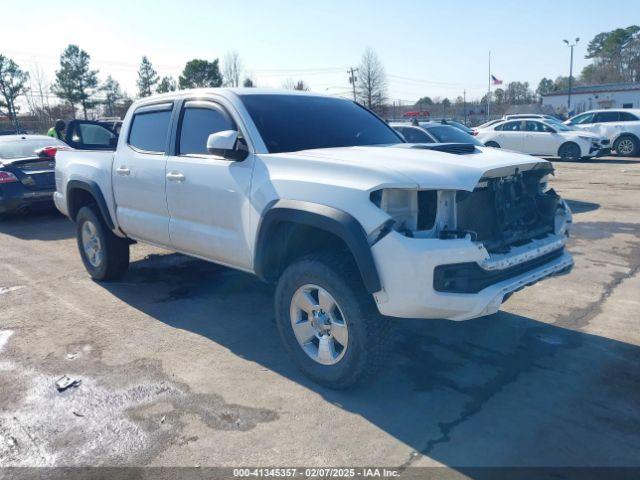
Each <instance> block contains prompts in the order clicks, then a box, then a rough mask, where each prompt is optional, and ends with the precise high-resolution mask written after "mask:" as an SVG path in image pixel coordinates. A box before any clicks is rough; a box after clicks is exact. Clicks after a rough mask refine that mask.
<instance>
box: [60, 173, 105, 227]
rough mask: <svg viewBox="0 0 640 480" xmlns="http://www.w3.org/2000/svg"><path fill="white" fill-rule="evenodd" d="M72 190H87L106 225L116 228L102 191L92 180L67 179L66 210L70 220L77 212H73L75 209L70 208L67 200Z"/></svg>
mask: <svg viewBox="0 0 640 480" xmlns="http://www.w3.org/2000/svg"><path fill="white" fill-rule="evenodd" d="M73 190H84V191H86V192H89V193H90V194H91V196H92V197H93V198H95V199H96V203H97V204H98V208H99V209H100V213H101V214H102V217H103V218H104V221H105V223H106V224H107V226H108V227H109V228H110V229H111V230H115V229H116V226H115V223H114V222H113V219H112V218H111V213H109V208H108V207H107V202H106V201H105V199H104V195H102V191H101V190H100V186H99V185H98V184H97V183H96V182H94V181H93V180H69V182H68V183H67V194H66V195H67V196H66V201H67V210H68V212H69V217H71V219H72V220H75V218H74V217H75V214H77V212H75V213H74V210H75V209H74V208H72V205H71V204H70V202H69V200H70V198H71V195H70V194H71V192H72V191H73Z"/></svg>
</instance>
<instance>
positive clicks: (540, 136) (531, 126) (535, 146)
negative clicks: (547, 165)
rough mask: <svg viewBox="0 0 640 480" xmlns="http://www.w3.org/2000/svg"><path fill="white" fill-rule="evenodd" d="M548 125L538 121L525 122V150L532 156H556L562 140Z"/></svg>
mask: <svg viewBox="0 0 640 480" xmlns="http://www.w3.org/2000/svg"><path fill="white" fill-rule="evenodd" d="M559 137H560V136H559V135H558V134H557V133H556V132H555V130H552V129H551V128H549V127H548V126H547V125H545V124H544V123H542V122H539V121H537V120H527V121H526V122H525V137H524V148H523V151H524V152H525V153H529V154H531V155H556V154H557V153H558V148H559V147H560V143H562V138H559Z"/></svg>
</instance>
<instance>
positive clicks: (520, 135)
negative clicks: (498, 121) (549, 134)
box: [496, 120, 524, 152]
mask: <svg viewBox="0 0 640 480" xmlns="http://www.w3.org/2000/svg"><path fill="white" fill-rule="evenodd" d="M523 123H524V122H523V121H522V120H513V121H510V122H506V123H504V124H502V125H499V126H498V127H496V130H497V131H498V133H497V135H496V138H497V142H498V144H499V145H500V147H501V148H507V149H509V150H515V151H517V152H522V151H524V132H523V131H522V124H523ZM498 128H500V130H498Z"/></svg>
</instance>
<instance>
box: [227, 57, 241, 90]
mask: <svg viewBox="0 0 640 480" xmlns="http://www.w3.org/2000/svg"><path fill="white" fill-rule="evenodd" d="M242 70H243V66H242V60H241V59H240V55H239V54H238V52H236V51H235V50H234V51H231V52H229V53H227V54H226V55H225V57H224V65H223V68H222V76H223V77H224V84H225V86H227V87H239V86H240V80H241V79H242Z"/></svg>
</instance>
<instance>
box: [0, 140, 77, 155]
mask: <svg viewBox="0 0 640 480" xmlns="http://www.w3.org/2000/svg"><path fill="white" fill-rule="evenodd" d="M59 145H60V146H61V145H66V143H63V142H61V141H60V140H58V139H56V138H48V139H47V138H36V139H30V138H27V139H24V140H23V139H20V140H9V141H5V142H0V160H2V159H4V160H11V159H15V158H26V157H33V156H35V154H36V153H35V152H36V150H40V149H41V148H44V147H56V146H59Z"/></svg>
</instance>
